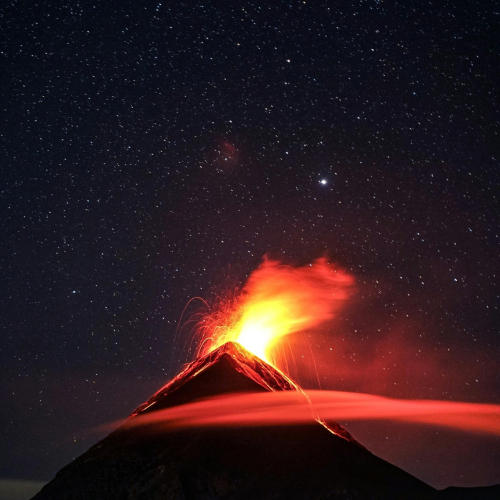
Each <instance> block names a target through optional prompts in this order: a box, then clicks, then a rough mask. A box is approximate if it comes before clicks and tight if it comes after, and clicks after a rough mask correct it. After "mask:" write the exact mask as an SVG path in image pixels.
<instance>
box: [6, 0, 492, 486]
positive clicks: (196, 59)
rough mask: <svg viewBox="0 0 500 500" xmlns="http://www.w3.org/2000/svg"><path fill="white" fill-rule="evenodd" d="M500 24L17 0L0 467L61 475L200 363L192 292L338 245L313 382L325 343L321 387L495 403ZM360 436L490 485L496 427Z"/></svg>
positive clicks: (302, 9)
mask: <svg viewBox="0 0 500 500" xmlns="http://www.w3.org/2000/svg"><path fill="white" fill-rule="evenodd" d="M499 18H500V11H499V9H498V5H497V6H495V2H489V1H468V0H464V1H462V2H452V1H448V0H442V1H439V2H429V1H423V2H422V1H418V2H416V1H411V0H408V1H394V2H389V1H384V0H350V1H342V0H339V1H335V2H328V1H318V2H312V1H309V0H308V1H302V0H301V1H296V0H290V1H286V2H285V1H281V0H276V1H273V2H251V1H239V0H233V1H232V2H219V1H198V0H192V1H191V0H190V1H175V2H169V1H167V0H164V1H162V2H159V1H158V0H155V1H154V2H151V1H149V0H144V1H142V2H137V1H128V0H120V1H106V2H104V1H102V2H99V1H96V0H79V1H70V2H55V1H51V0H47V1H44V2H38V3H36V2H26V1H24V0H11V1H10V2H8V3H6V4H5V5H4V6H3V7H2V8H1V9H0V37H1V38H0V39H1V41H2V43H1V44H0V60H1V65H2V69H3V71H2V72H1V77H0V78H1V85H0V95H1V99H0V107H1V110H2V111H1V118H0V120H1V129H0V146H1V148H0V155H1V156H0V158H1V172H0V174H1V183H0V210H1V214H2V216H1V219H0V230H1V238H2V245H1V247H0V266H1V269H2V293H1V294H0V308H1V318H2V330H3V333H2V344H1V350H0V356H1V358H0V360H1V374H2V384H1V388H0V393H1V397H2V401H3V404H2V407H1V409H0V421H1V425H2V429H3V432H2V437H1V438H0V447H1V448H2V450H3V453H2V455H1V457H0V478H3V479H4V482H6V480H7V479H8V480H11V481H13V480H15V481H17V482H20V483H22V482H28V481H48V480H50V479H51V478H52V477H53V476H54V474H55V473H56V472H57V470H59V469H60V468H61V467H62V466H64V465H66V464H67V463H68V462H69V461H70V460H71V459H72V458H74V457H76V456H78V455H80V454H81V453H83V452H84V451H85V450H86V449H88V448H89V447H90V446H91V445H92V444H94V443H95V442H97V441H98V440H99V439H100V438H102V437H103V436H104V435H105V434H103V433H102V432H101V433H99V431H96V430H95V428H96V427H97V426H99V425H102V424H104V423H109V422H112V421H114V420H116V419H119V418H124V417H125V416H127V415H128V414H129V413H130V412H131V411H132V410H133V409H134V408H135V407H136V406H137V405H138V404H140V403H141V402H143V401H144V400H145V399H147V398H148V397H149V396H150V395H151V394H152V393H153V392H154V391H155V390H157V389H158V388H159V387H160V386H161V385H162V384H164V383H165V382H166V381H168V379H169V378H170V377H171V376H173V375H174V374H175V373H176V371H177V370H178V369H179V367H180V366H181V365H182V364H183V363H185V362H187V361H189V360H191V359H192V357H193V355H194V351H193V349H192V348H191V349H190V348H189V345H190V344H189V331H188V330H189V328H188V327H187V326H184V323H185V321H184V320H185V318H186V317H189V314H190V313H192V312H193V311H195V310H196V307H197V302H196V300H195V301H193V302H192V303H191V305H190V306H189V307H188V308H187V311H186V313H185V314H184V320H181V316H182V313H183V310H184V308H185V306H186V304H187V303H188V301H189V300H190V299H191V298H193V297H203V298H204V299H206V300H214V298H215V297H217V296H218V294H221V293H224V291H225V290H227V289H228V287H229V288H231V289H234V288H236V287H240V288H241V286H242V285H243V284H244V282H245V280H246V278H247V277H248V275H249V274H250V272H251V271H252V270H253V269H255V267H256V266H258V264H259V262H260V261H261V259H262V257H263V255H265V254H267V255H269V256H271V257H273V258H275V259H279V260H281V261H283V262H285V263H287V264H291V265H303V264H304V263H307V262H310V261H312V260H314V259H315V258H318V257H320V256H324V255H326V256H328V258H329V259H330V260H331V261H332V262H335V263H337V264H338V265H339V266H341V267H342V268H343V269H345V270H346V271H347V272H348V273H350V274H352V275H353V276H354V277H355V280H356V283H357V285H356V286H357V293H356V295H355V297H354V298H353V299H352V300H351V301H350V302H349V304H348V305H347V306H346V308H345V309H344V310H343V311H342V312H341V314H340V315H339V316H338V317H337V318H335V320H333V322H332V324H328V325H326V326H324V327H323V328H319V329H318V330H317V331H316V332H313V333H311V334H310V336H309V341H310V345H311V350H310V351H308V353H305V354H304V357H301V356H300V355H298V356H297V359H298V360H299V362H298V363H297V368H296V372H297V373H296V376H297V378H298V379H300V381H301V383H302V384H303V385H304V386H306V387H307V386H308V384H310V385H311V386H312V385H313V381H311V380H309V379H312V378H313V377H309V375H308V373H309V372H308V368H307V366H306V365H308V364H310V362H311V359H310V358H311V357H314V358H315V361H316V364H317V367H318V372H319V375H320V379H321V386H322V387H323V388H327V389H335V390H354V391H362V392H370V393H374V394H381V395H384V396H391V397H402V398H427V399H445V400H455V401H470V402H480V403H481V402H482V403H497V404H500V375H499V366H500V336H499V326H500V317H499V310H498V306H499V291H500V285H499V276H498V275H499V273H500V269H499V260H498V253H499V252H498V249H499V245H498V244H499V234H500V233H499V222H500V220H499V219H500V210H499V200H498V193H499V192H500V191H499V181H500V173H499V154H500V152H499V144H500V141H499V137H498V132H499V114H498V113H499V112H498V110H499V91H498V77H499V71H498V67H500V62H499V58H498V54H499V50H498V49H499V39H498V32H499V31H498V30H499V25H498V24H499ZM179 322H180V327H179V326H178V325H179ZM301 360H302V361H301ZM309 371H310V370H309ZM348 428H349V430H350V431H351V432H352V433H353V434H354V436H355V437H356V438H357V439H358V440H359V441H360V442H362V443H363V444H365V445H366V446H367V447H368V448H369V449H370V450H372V451H373V452H374V453H376V454H378V455H379V456H381V457H382V458H385V459H387V460H389V461H391V462H393V463H395V464H396V465H398V466H400V467H403V468H405V470H407V471H409V472H411V473H412V474H415V475H417V476H418V477H419V478H421V479H423V480H424V481H427V482H429V483H430V484H432V485H433V486H436V487H445V486H449V485H450V484H454V485H462V486H479V485H487V484H495V483H499V482H500V474H499V473H498V471H499V470H500V439H498V438H494V437H491V436H483V435H476V434H468V433H452V432H451V431H444V430H442V429H435V428H433V429H428V428H416V427H415V428H413V427H408V426H401V425H399V424H398V425H395V424H391V423H377V424H375V423H357V424H356V425H353V426H352V427H348ZM0 482H1V481H0Z"/></svg>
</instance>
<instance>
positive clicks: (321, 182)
mask: <svg viewBox="0 0 500 500" xmlns="http://www.w3.org/2000/svg"><path fill="white" fill-rule="evenodd" d="M327 182H328V181H327V180H326V179H321V180H320V181H319V183H320V184H323V186H324V185H325V184H326V183H327Z"/></svg>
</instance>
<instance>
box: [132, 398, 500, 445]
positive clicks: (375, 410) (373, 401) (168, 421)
mask: <svg viewBox="0 0 500 500" xmlns="http://www.w3.org/2000/svg"><path fill="white" fill-rule="evenodd" d="M307 396H308V398H307V399H304V398H303V395H301V394H300V393H297V392H295V391H282V392H265V393H260V392H259V393H242V394H230V395H225V396H219V397H214V398H210V399H206V400H202V401H197V402H194V403H189V404H186V405H182V406H176V407H173V408H169V409H166V410H159V411H155V412H151V413H149V414H141V415H140V416H138V417H133V418H130V419H128V420H127V421H126V423H125V425H126V426H136V425H158V426H160V427H164V428H166V429H168V428H180V427H205V426H209V427H214V426H215V427H217V426H261V425H266V426H269V425H297V424H311V423H312V422H313V421H314V420H315V419H316V416H315V415H320V416H321V418H322V419H323V420H327V421H328V420H336V421H338V420H340V421H349V420H351V421H352V420H391V421H399V422H407V423H420V424H427V425H435V426H440V427H447V428H450V429H457V430H461V431H468V432H474V433H481V434H490V435H495V436H500V405H493V404H478V403H462V402H451V401H429V400H402V399H391V398H386V397H382V396H374V395H371V394H359V393H349V392H337V391H308V392H307Z"/></svg>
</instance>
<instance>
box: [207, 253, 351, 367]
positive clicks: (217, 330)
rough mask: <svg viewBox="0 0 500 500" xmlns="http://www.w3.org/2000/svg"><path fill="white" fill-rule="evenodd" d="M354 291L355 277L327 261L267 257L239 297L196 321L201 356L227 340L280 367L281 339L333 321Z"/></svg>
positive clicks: (249, 279)
mask: <svg viewBox="0 0 500 500" xmlns="http://www.w3.org/2000/svg"><path fill="white" fill-rule="evenodd" d="M353 286H354V278H353V277H352V276H350V275H349V274H347V273H346V272H345V271H343V270H341V269H339V268H338V267H336V266H334V265H332V264H330V263H329V262H328V261H327V259H326V258H320V259H317V260H315V261H314V262H313V263H311V264H308V265H305V266H302V267H289V266H284V265H282V264H281V263H280V262H278V261H275V260H271V259H266V258H265V259H264V260H263V262H262V264H261V265H260V267H259V268H257V269H256V270H255V271H254V272H253V273H252V274H251V275H250V277H249V278H248V281H247V282H246V284H245V286H244V287H243V290H242V292H241V294H240V295H239V297H237V298H236V299H235V300H233V301H225V302H224V301H223V302H222V303H221V304H219V307H218V308H217V310H216V311H212V312H211V313H210V314H207V315H205V316H204V317H203V319H202V321H200V323H199V334H200V336H201V337H202V342H201V349H200V352H199V354H200V355H205V354H208V353H209V352H211V351H213V350H214V349H216V348H218V347H220V346H221V345H223V344H225V343H226V342H230V341H231V342H237V343H239V344H241V345H242V346H243V347H245V349H247V350H248V351H250V352H251V353H252V354H254V355H256V356H258V357H259V358H261V359H262V360H264V361H266V362H267V363H269V364H272V365H276V364H282V363H277V357H278V352H279V350H278V349H276V348H277V347H278V344H279V343H280V340H283V338H284V337H286V336H288V335H290V334H293V333H297V332H301V331H302V332H303V331H305V330H309V329H311V328H314V327H316V326H318V325H319V324H320V323H322V322H324V321H327V320H329V319H331V318H333V317H334V316H335V314H336V312H337V311H338V310H339V309H340V308H341V306H342V305H343V303H344V302H345V301H346V300H347V299H348V298H349V297H350V295H351V293H352V289H353Z"/></svg>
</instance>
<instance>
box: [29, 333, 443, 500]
mask: <svg viewBox="0 0 500 500" xmlns="http://www.w3.org/2000/svg"><path fill="white" fill-rule="evenodd" d="M266 390H267V391H279V390H297V388H296V386H295V384H293V382H291V381H290V380H289V379H288V378H287V377H286V376H285V375H283V374H282V373H280V372H279V371H277V370H275V369H274V368H273V367H271V366H270V365H268V364H267V363H265V362H263V361H262V360H260V359H259V358H257V357H255V356H253V355H252V354H250V353H249V352H247V351H246V350H245V349H243V348H242V347H241V346H239V345H238V344H234V343H228V344H225V345H223V346H221V347H220V348H218V349H216V350H215V351H213V352H212V353H210V354H209V355H207V356H205V357H203V358H199V359H197V360H196V361H194V362H193V363H191V364H190V365H188V366H187V367H186V368H185V369H184V370H183V371H182V372H181V373H180V374H179V375H178V376H177V377H175V378H174V379H173V380H172V381H171V382H169V383H168V384H167V385H166V386H164V387H163V388H161V389H160V390H159V391H158V392H157V393H156V394H154V395H153V396H152V397H151V398H150V399H149V400H148V401H146V402H145V403H144V404H142V405H140V406H139V407H138V408H137V409H136V410H135V411H134V412H133V413H132V415H131V416H130V417H129V422H130V419H140V418H141V416H142V415H145V414H147V413H150V412H154V411H157V410H160V409H164V408H169V407H173V406H177V405H180V404H184V403H188V402H191V401H193V400H196V399H200V398H202V397H209V396H214V395H219V394H224V393H231V392H255V391H266ZM328 427H329V429H327V428H325V427H324V426H323V425H320V424H319V423H317V422H315V421H313V420H312V421H311V423H310V424H308V425H300V426H278V427H276V426H273V427H252V428H227V429H223V428H216V429H214V428H209V429H207V428H203V429H183V430H175V431H174V430H165V429H163V430H161V431H160V430H158V429H151V428H149V427H141V426H135V427H130V426H128V425H123V426H121V427H119V428H118V429H117V430H115V431H114V432H112V433H111V434H110V435H109V436H108V437H107V438H105V439H103V440H102V441H100V442H99V443H98V444H96V445H95V446H93V447H92V448H90V449H89V450H88V451H87V452H86V453H84V454H83V455H82V456H80V457H79V458H77V459H76V460H75V461H73V462H72V463H71V464H69V465H68V466H66V467H65V468H63V469H62V470H61V471H60V472H59V473H58V474H57V475H56V477H55V479H54V480H53V481H51V482H50V483H49V484H48V485H46V486H45V487H44V488H43V489H42V491H41V492H40V493H39V494H38V495H36V496H35V497H34V498H35V499H37V500H45V499H52V500H57V499H75V500H77V499H92V500H100V499H135V498H138V499H139V498H140V499H153V498H154V499H183V500H184V499H186V500H188V499H192V500H199V499H200V500H201V499H234V500H244V499H262V500H265V499H287V500H289V499H318V500H319V499H326V498H336V499H351V498H356V499H365V498H366V499H368V498H370V499H380V500H381V499H397V498H404V499H413V498H414V499H417V498H434V495H435V493H436V492H435V490H434V489H433V488H431V487H430V486H428V485H426V484H425V483H423V482H422V481H420V480H418V479H417V478H415V477H413V476H411V475H410V474H408V473H406V472H404V471H402V470H401V469H399V468H397V467H395V466H394V465H391V464H389V463H388V462H385V461H384V460H382V459H380V458H378V457H376V456H374V455H373V454H371V453H370V452H369V451H367V450H366V449H365V448H363V447H362V446H361V445H359V444H358V443H357V442H356V441H355V440H354V439H353V438H352V436H350V434H349V433H348V432H347V431H346V430H345V429H343V428H342V427H341V426H339V425H338V424H335V423H332V424H331V425H329V426H328Z"/></svg>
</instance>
